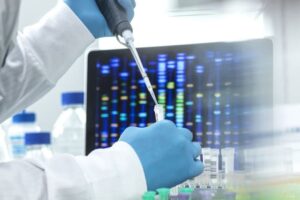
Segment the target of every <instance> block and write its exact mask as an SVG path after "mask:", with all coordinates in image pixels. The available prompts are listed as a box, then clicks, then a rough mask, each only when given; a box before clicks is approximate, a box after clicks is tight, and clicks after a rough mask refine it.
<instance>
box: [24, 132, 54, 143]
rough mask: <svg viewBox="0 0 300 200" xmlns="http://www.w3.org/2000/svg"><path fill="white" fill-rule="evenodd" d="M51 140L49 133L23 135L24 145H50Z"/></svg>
mask: <svg viewBox="0 0 300 200" xmlns="http://www.w3.org/2000/svg"><path fill="white" fill-rule="evenodd" d="M50 143H51V138H50V133H49V132H31V133H25V145H39V144H50Z"/></svg>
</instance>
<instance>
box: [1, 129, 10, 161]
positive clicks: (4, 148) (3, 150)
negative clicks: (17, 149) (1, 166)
mask: <svg viewBox="0 0 300 200" xmlns="http://www.w3.org/2000/svg"><path fill="white" fill-rule="evenodd" d="M8 160H9V153H8V147H7V140H6V134H5V132H4V130H3V129H2V127H1V126H0V162H6V161H8Z"/></svg>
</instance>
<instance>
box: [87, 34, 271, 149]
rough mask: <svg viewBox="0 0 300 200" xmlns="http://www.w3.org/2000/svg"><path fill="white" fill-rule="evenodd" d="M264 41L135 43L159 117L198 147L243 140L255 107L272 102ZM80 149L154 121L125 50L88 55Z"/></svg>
mask: <svg viewBox="0 0 300 200" xmlns="http://www.w3.org/2000/svg"><path fill="white" fill-rule="evenodd" d="M272 49H273V47H272V42H271V41H270V40H267V39H261V40H252V41H244V42H232V43H208V44H189V45H178V46H163V47H149V48H139V49H138V52H139V54H140V57H141V60H142V62H143V64H144V67H145V69H146V72H147V74H148V76H149V78H150V80H151V83H152V85H153V87H154V90H155V93H156V95H157V98H158V101H159V103H160V104H162V105H163V106H164V108H165V111H166V112H165V118H166V119H168V120H171V121H173V122H174V123H175V124H176V125H177V126H178V127H185V128H188V129H190V130H191V132H192V133H193V134H194V138H193V139H194V140H195V141H198V142H200V143H201V144H202V146H204V147H206V146H207V147H213V148H222V147H236V146H239V145H244V144H246V143H247V142H249V140H250V139H249V138H250V137H247V135H249V133H250V132H253V131H255V129H253V127H254V126H255V120H254V119H255V118H256V116H255V115H256V112H255V111H257V110H258V109H261V108H264V107H266V106H270V105H271V104H272V102H273V99H272V97H273V94H272V80H273V69H272V68H273V53H272V51H273V50H272ZM87 80H88V84H87V87H88V88H87V131H86V132H87V153H89V152H90V151H92V150H93V149H95V148H106V147H109V146H111V145H112V144H113V143H115V142H116V141H117V140H118V138H119V136H120V134H122V132H123V131H124V129H126V127H129V126H137V127H146V126H149V125H151V124H152V123H154V122H155V114H154V111H153V109H154V102H153V100H152V99H151V97H150V95H149V93H148V91H147V88H146V87H145V84H144V81H143V80H142V77H141V75H140V73H139V70H138V68H137V65H136V63H135V61H134V60H133V57H132V55H131V54H130V51H129V50H127V49H119V50H105V51H104V50H103V51H102V50H101V51H92V52H90V53H89V55H88V77H87Z"/></svg>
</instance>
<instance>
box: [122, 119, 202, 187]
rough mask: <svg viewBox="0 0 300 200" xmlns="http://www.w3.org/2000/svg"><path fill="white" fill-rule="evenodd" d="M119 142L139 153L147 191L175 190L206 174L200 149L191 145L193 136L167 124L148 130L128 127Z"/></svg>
mask: <svg viewBox="0 0 300 200" xmlns="http://www.w3.org/2000/svg"><path fill="white" fill-rule="evenodd" d="M120 141H123V142H127V143H128V144H130V145H131V146H132V147H133V149H134V150H135V152H136V153H137V155H138V157H139V159H140V161H141V163H142V166H143V169H144V173H145V176H146V181H147V187H148V190H155V189H157V188H160V187H173V186H175V185H177V184H179V183H182V182H183V181H185V180H187V179H189V178H192V177H195V176H197V175H199V174H200V173H201V172H202V171H203V164H202V163H201V161H196V160H195V158H196V157H198V156H199V155H200V151H201V148H200V145H199V144H198V145H195V143H192V142H191V141H192V133H191V132H190V131H189V130H187V129H183V128H177V127H176V126H175V124H174V123H173V122H170V121H167V120H164V121H160V122H157V123H155V124H153V125H151V126H150V127H147V128H135V127H129V128H127V129H126V130H125V131H124V133H123V134H122V135H121V137H120Z"/></svg>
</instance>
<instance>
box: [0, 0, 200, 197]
mask: <svg viewBox="0 0 300 200" xmlns="http://www.w3.org/2000/svg"><path fill="white" fill-rule="evenodd" d="M118 2H119V4H120V5H121V6H123V7H124V8H125V9H126V11H127V13H128V17H129V18H130V19H132V17H133V9H134V7H135V2H134V0H118ZM23 3H26V1H24V2H23ZM19 8H20V0H0V122H3V121H4V120H5V119H6V118H8V117H9V116H11V115H12V114H14V113H16V112H17V111H20V110H22V109H24V108H25V107H27V106H29V105H30V104H32V103H33V102H34V101H36V100H38V99H39V98H40V97H42V96H43V95H44V94H45V93H46V92H47V91H49V90H50V89H51V88H52V87H54V86H55V84H56V82H57V81H58V79H59V78H60V77H61V76H62V75H63V74H64V73H65V72H66V71H67V70H68V68H69V67H70V66H71V65H72V63H73V62H74V61H75V60H76V58H78V56H80V55H81V54H82V52H83V51H84V50H85V49H86V47H87V46H88V45H89V44H91V43H92V42H93V41H94V40H95V39H96V38H100V37H106V36H111V32H110V31H109V29H108V27H107V24H106V22H105V20H104V18H103V16H102V14H101V13H100V11H99V10H98V8H97V6H96V3H95V0H64V1H60V2H58V4H57V6H56V7H55V8H53V9H52V10H51V11H50V12H49V13H48V14H46V15H45V16H44V17H43V18H42V19H41V20H40V21H39V22H38V23H37V24H35V25H33V26H29V27H27V28H25V29H24V30H23V31H22V32H19V33H16V27H17V22H18V13H19ZM32 9H34V8H32ZM191 140H192V134H191V133H190V132H189V131H188V130H186V129H181V128H176V126H175V125H174V124H173V123H172V122H169V121H162V122H159V123H156V124H154V125H152V126H150V127H148V128H133V127H131V128H128V129H126V130H125V131H124V133H123V134H122V136H121V138H120V141H119V142H117V143H116V144H115V145H114V146H113V147H111V148H108V149H105V150H95V151H93V152H92V153H91V154H90V155H89V156H86V157H84V156H82V157H74V156H71V155H64V154H63V155H57V156H54V157H53V158H52V159H50V160H48V161H46V162H43V161H41V160H37V159H35V160H19V161H13V162H8V163H4V164H0V199H1V200H6V199H8V200H12V199H18V200H22V199H26V200H46V199H47V200H100V199H101V200H110V199H112V200H123V199H128V200H134V199H140V198H141V196H142V194H143V192H145V191H146V190H154V189H156V188H159V187H171V186H174V185H176V184H178V183H180V182H182V181H184V180H186V179H188V178H191V177H194V176H196V175H199V174H200V173H201V172H202V170H203V165H202V163H201V162H200V161H197V160H196V159H195V158H196V157H197V156H198V155H199V154H200V146H199V145H198V146H197V145H193V143H192V142H191Z"/></svg>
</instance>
